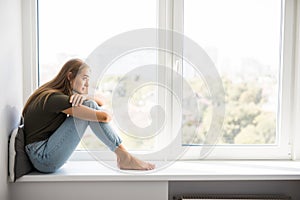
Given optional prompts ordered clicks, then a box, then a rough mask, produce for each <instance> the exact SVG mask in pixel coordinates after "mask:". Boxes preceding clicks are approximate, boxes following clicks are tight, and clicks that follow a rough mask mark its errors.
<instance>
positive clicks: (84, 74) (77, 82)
mask: <svg viewBox="0 0 300 200" xmlns="http://www.w3.org/2000/svg"><path fill="white" fill-rule="evenodd" d="M89 77H90V70H89V68H88V67H85V68H83V69H82V70H81V71H80V72H79V73H78V74H77V76H76V77H75V78H74V80H72V81H71V86H72V89H73V90H74V91H75V92H77V93H79V94H87V93H88V92H89Z"/></svg>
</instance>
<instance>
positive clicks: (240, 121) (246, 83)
mask: <svg viewBox="0 0 300 200" xmlns="http://www.w3.org/2000/svg"><path fill="white" fill-rule="evenodd" d="M281 11H282V2H281V0H259V1H255V0H254V1H253V0H226V1H224V0H184V34H185V35H186V36H188V37H190V38H191V39H192V40H194V41H195V42H196V43H197V44H199V45H200V46H201V47H202V48H203V49H204V50H205V51H206V53H207V54H208V56H209V57H210V58H211V59H212V61H213V62H214V64H215V66H216V68H217V70H218V72H219V74H220V76H221V79H222V82H223V86H224V89H225V102H226V107H225V109H226V113H225V121H224V124H223V129H222V137H221V139H220V140H219V142H218V144H219V145H233V144H234V145H243V146H246V145H273V144H278V139H279V135H280V133H279V131H278V126H279V123H280V120H279V117H278V116H280V109H279V108H280V99H279V92H280V89H279V88H280V80H281V78H280V77H281V74H280V72H281V70H280V62H281V29H282V27H281V25H282V23H281V22H282V15H281V13H282V12H281ZM183 69H184V71H183V73H184V77H185V78H186V80H188V82H189V83H190V85H191V86H192V88H193V90H194V91H195V93H196V94H197V98H198V108H199V109H200V110H201V113H202V115H201V116H199V119H200V126H199V131H198V133H197V137H196V138H195V139H194V140H191V138H189V135H190V134H189V131H188V130H189V129H191V127H193V126H197V124H196V122H197V121H196V120H195V119H190V120H189V121H188V122H187V123H185V124H184V127H183V135H182V144H184V145H201V144H203V139H204V136H205V134H206V132H207V130H208V127H209V126H210V123H211V121H210V120H211V111H212V109H211V96H210V93H209V88H208V87H207V86H206V85H205V78H203V77H201V74H199V73H197V72H196V71H195V70H194V69H193V68H192V67H191V66H190V65H189V64H188V63H183Z"/></svg>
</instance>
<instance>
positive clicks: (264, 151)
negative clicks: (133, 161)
mask: <svg viewBox="0 0 300 200" xmlns="http://www.w3.org/2000/svg"><path fill="white" fill-rule="evenodd" d="M284 2H285V7H284V14H285V16H284V22H283V23H284V26H283V27H284V28H283V30H282V35H283V44H282V45H283V46H282V61H281V64H282V65H283V66H285V67H284V68H282V88H281V91H282V93H281V97H282V98H281V99H282V104H281V116H280V124H281V125H280V126H279V129H280V133H281V135H280V140H279V141H280V143H279V144H278V145H264V146H261V145H249V146H243V147H242V148H241V147H239V146H237V145H235V146H230V147H229V145H228V146H217V147H215V148H214V151H212V152H211V154H210V155H209V156H208V157H207V158H206V159H285V160H290V159H292V160H298V159H299V158H300V133H299V132H298V131H297V130H300V123H299V122H298V121H297V119H300V63H299V62H300V61H299V54H300V51H299V44H300V42H299V40H300V33H299V23H300V1H299V0H285V1H284ZM183 3H184V0H177V1H173V0H158V8H157V9H158V11H159V17H158V24H159V28H164V29H169V30H175V31H178V32H183ZM175 13H176V14H175ZM37 20H38V19H37V0H24V1H22V25H23V29H22V31H23V43H22V44H23V49H22V50H23V69H24V70H23V84H24V90H23V98H24V99H23V102H24V103H25V101H26V99H27V98H28V97H29V95H30V94H31V93H32V92H33V91H34V90H35V89H36V88H37V86H38V45H37V44H38V36H37V34H36V33H37V24H38V23H37ZM171 41H172V38H171ZM173 43H174V42H171V43H168V42H166V43H165V45H173ZM159 59H160V60H159V62H160V63H163V64H166V65H170V66H171V67H172V68H173V69H174V70H177V72H179V73H181V70H182V61H181V60H174V57H173V56H167V57H164V58H162V57H159ZM166 76H167V75H166ZM166 84H171V85H172V80H170V82H168V83H166ZM160 96H164V95H163V94H162V95H160ZM166 99H171V102H172V101H173V100H172V97H170V96H169V97H166ZM166 99H159V100H162V101H166ZM167 105H170V104H167ZM167 112H173V110H172V105H171V107H170V108H169V109H168V108H167ZM170 123H171V124H170V126H171V127H172V126H173V125H172V121H170ZM177 143H178V145H179V146H180V147H181V141H180V140H178V141H177ZM237 152H238V153H237ZM199 153H200V151H199V148H197V147H191V148H190V149H189V151H188V152H187V153H186V154H185V155H184V156H183V157H182V159H199V155H200V154H199ZM105 157H107V158H111V155H110V154H107V155H104V157H103V159H105ZM141 157H143V156H141ZM73 159H76V160H90V159H91V156H90V154H89V153H88V152H84V151H77V152H75V153H74V156H73ZM148 159H153V160H155V159H157V158H148ZM159 159H163V158H159Z"/></svg>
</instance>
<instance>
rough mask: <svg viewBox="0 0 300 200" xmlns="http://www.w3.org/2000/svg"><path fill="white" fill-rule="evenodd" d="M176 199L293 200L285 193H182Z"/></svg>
mask: <svg viewBox="0 0 300 200" xmlns="http://www.w3.org/2000/svg"><path fill="white" fill-rule="evenodd" d="M173 199H174V200H197V199H198V200H219V199H227V200H288V199H289V200H291V197H288V196H285V195H227V194H222V195H220V194H217V195H214V194H199V195H182V196H175V197H173Z"/></svg>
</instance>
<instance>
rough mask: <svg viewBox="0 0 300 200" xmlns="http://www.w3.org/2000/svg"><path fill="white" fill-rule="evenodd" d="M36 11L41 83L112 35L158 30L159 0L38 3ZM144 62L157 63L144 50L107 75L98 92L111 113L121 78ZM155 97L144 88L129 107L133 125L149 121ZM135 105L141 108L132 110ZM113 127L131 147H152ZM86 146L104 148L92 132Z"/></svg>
mask: <svg viewBox="0 0 300 200" xmlns="http://www.w3.org/2000/svg"><path fill="white" fill-rule="evenodd" d="M38 9H39V11H38V22H39V23H38V31H39V32H38V35H39V84H40V85H41V84H43V83H45V82H47V81H49V80H51V79H52V78H53V77H54V76H55V75H56V74H57V73H58V71H59V69H60V68H61V66H62V65H63V64H64V63H65V62H66V61H67V60H69V59H70V58H74V57H78V58H81V59H86V58H87V57H88V56H89V55H90V54H91V53H92V52H93V50H94V49H95V48H96V47H98V46H99V45H101V44H102V43H103V42H104V41H106V40H107V39H109V38H111V37H113V36H116V35H118V34H120V33H123V32H126V31H130V30H133V29H139V28H156V0H128V1H123V0H109V1H106V0H51V1H49V0H39V1H38ZM150 54H151V53H150ZM133 58H135V59H133ZM141 63H142V64H155V63H156V57H155V55H153V56H149V55H148V53H147V55H145V52H144V53H143V52H140V53H139V54H138V55H137V54H134V53H131V54H128V55H126V56H124V57H122V58H120V59H119V60H118V62H116V63H114V64H113V65H112V66H111V67H110V71H109V72H108V73H107V74H105V75H104V76H103V79H102V82H101V85H100V87H99V89H100V90H99V92H100V93H101V95H103V96H105V97H106V99H107V105H106V108H107V109H110V104H111V96H112V90H113V87H114V86H115V85H116V83H117V81H118V80H119V78H120V77H122V76H123V75H124V74H125V72H127V71H129V70H132V66H139V65H141ZM121 66H122V68H121ZM120 69H122V70H120ZM153 93H155V89H154V88H145V89H143V88H142V89H141V90H140V91H138V93H137V94H135V96H133V97H132V99H133V100H132V101H131V102H132V103H131V104H130V105H131V107H130V105H129V107H130V108H129V112H130V113H129V114H130V116H135V118H134V117H133V118H134V119H132V121H134V122H136V121H138V122H136V123H139V122H140V121H141V120H142V122H141V124H143V125H146V124H147V123H148V121H147V120H148V118H147V117H145V116H147V113H146V110H147V109H148V107H149V106H151V105H152V104H151V102H150V101H154V98H152V96H151V95H152V94H153ZM149 95H150V96H151V98H149ZM144 97H147V98H146V99H145V98H144ZM137 102H138V103H137ZM136 103H137V104H138V106H136V107H134V105H137V104H136ZM152 103H153V102H152ZM126 106H127V105H126ZM133 107H134V109H133ZM141 110H143V112H141ZM137 113H138V114H137ZM136 114H137V115H136ZM136 116H138V118H136ZM112 126H114V128H115V129H116V130H117V132H118V134H120V135H121V137H122V139H123V142H124V144H125V145H126V146H127V147H128V148H129V149H138V150H145V149H149V148H152V145H153V141H154V138H153V139H149V140H145V141H144V140H143V141H140V140H137V139H132V138H130V136H128V135H124V134H122V130H120V129H119V128H118V127H117V126H116V125H114V124H113V123H112ZM83 147H88V148H89V149H97V150H98V149H100V148H102V147H103V145H102V143H101V142H99V140H98V139H97V138H96V137H95V136H94V134H92V133H91V130H90V129H88V130H87V133H86V134H85V136H84V139H83V143H81V145H80V146H79V147H78V148H79V149H82V148H83Z"/></svg>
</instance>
